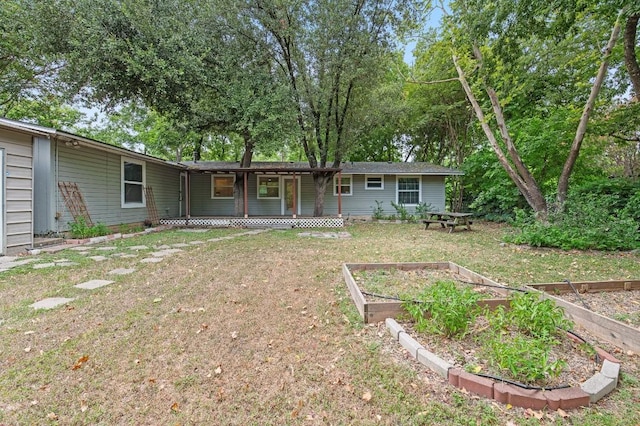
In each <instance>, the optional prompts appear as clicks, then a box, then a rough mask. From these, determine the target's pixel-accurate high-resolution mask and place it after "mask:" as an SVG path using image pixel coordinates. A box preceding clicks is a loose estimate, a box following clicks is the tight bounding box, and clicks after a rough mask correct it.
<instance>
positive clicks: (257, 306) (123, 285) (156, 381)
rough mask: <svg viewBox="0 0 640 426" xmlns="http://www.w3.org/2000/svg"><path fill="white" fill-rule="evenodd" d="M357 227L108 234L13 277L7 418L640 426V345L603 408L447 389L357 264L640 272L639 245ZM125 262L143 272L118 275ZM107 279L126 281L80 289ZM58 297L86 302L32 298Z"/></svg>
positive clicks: (625, 357) (582, 274) (3, 416)
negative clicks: (360, 309) (519, 242)
mask: <svg viewBox="0 0 640 426" xmlns="http://www.w3.org/2000/svg"><path fill="white" fill-rule="evenodd" d="M345 230H346V231H348V232H349V233H350V234H351V237H350V238H341V239H322V238H314V237H309V236H305V237H303V236H299V235H298V234H299V233H300V232H301V231H300V230H272V231H270V232H266V233H262V234H257V235H240V236H238V235H237V234H239V233H242V232H243V231H242V230H210V231H208V232H206V233H188V232H182V231H179V230H172V231H165V232H162V233H157V234H150V235H145V236H141V237H136V238H132V239H127V240H119V241H116V242H111V243H106V244H105V245H109V246H113V247H115V248H114V249H113V250H111V251H99V250H96V249H97V248H98V246H96V247H94V248H92V250H91V253H89V254H80V253H79V252H77V251H73V250H65V251H62V252H58V253H56V254H51V255H40V256H38V262H39V263H42V262H52V261H55V260H59V259H68V260H70V261H72V262H75V263H77V265H75V266H67V267H54V268H45V269H33V267H32V266H31V265H25V266H22V267H20V268H19V269H15V270H12V271H10V272H5V273H2V274H0V339H1V341H2V345H1V346H0V424H2V425H4V424H8V425H9V424H20V425H22V424H64V425H68V424H104V425H112V424H167V425H168V424H173V425H175V424H180V425H187V424H225V425H227V424H229V425H232V424H238V425H251V424H256V425H264V424H336V425H340V424H355V425H358V424H362V425H368V424H382V425H411V424H424V425H431V424H447V425H451V424H465V425H466V424H474V425H475V424H482V425H485V424H486V425H491V424H495V425H505V424H540V420H539V419H538V417H542V421H543V422H545V423H550V424H554V423H557V424H580V425H602V424H605V425H607V424H609V425H637V424H639V423H640V410H638V407H639V406H640V356H639V355H638V354H629V353H615V349H614V348H612V347H611V346H610V345H607V344H604V343H603V344H602V345H603V346H604V347H605V348H607V349H610V350H611V351H612V352H614V354H615V355H616V356H617V357H618V358H619V359H621V360H622V362H623V364H622V376H621V381H620V384H619V386H618V388H617V389H616V390H615V391H614V392H613V393H612V394H610V395H609V396H608V397H606V398H605V399H603V400H601V401H600V402H598V403H597V404H595V405H592V406H591V407H589V408H586V409H581V410H574V411H570V412H568V413H566V416H567V417H564V415H565V414H564V413H556V412H532V411H526V410H523V409H519V408H509V407H507V406H504V405H501V404H498V403H495V402H493V401H488V400H484V399H482V398H478V397H475V396H472V395H468V394H465V393H464V392H462V391H460V390H456V389H454V388H453V387H451V386H449V385H447V384H446V383H444V382H443V380H442V379H441V378H440V377H439V376H437V375H436V374H434V373H432V372H430V371H428V370H426V369H425V368H424V367H422V366H421V365H419V364H417V363H416V362H415V361H414V360H412V359H411V357H410V356H408V355H407V354H406V353H405V352H404V351H403V350H402V349H401V348H399V347H398V345H397V344H396V343H394V342H392V340H391V337H390V336H389V334H388V332H387V331H386V329H385V328H384V326H383V325H381V324H377V325H375V324H374V325H370V326H363V325H362V324H361V322H360V321H359V320H358V319H357V318H358V317H357V312H356V310H355V308H354V306H353V304H352V303H351V300H350V298H349V297H348V294H347V291H346V288H345V284H344V280H343V278H342V273H341V266H342V264H343V263H345V262H348V263H366V262H418V261H419V262H431V261H444V260H449V261H453V262H455V263H457V264H459V265H462V266H465V267H467V268H469V269H471V270H473V271H475V272H478V273H480V274H482V275H484V276H486V277H489V278H492V279H494V280H496V281H498V282H500V283H503V284H508V285H514V286H520V285H524V284H527V283H535V282H549V281H561V280H562V279H564V278H568V279H570V280H572V281H581V280H596V279H624V278H635V279H638V278H639V277H640V255H639V254H637V253H635V254H633V253H600V252H587V253H584V252H573V251H559V250H541V249H529V248H524V247H517V246H513V245H507V244H503V243H502V242H501V235H502V234H503V232H505V228H502V227H500V226H497V225H490V224H477V225H476V224H474V230H473V231H472V232H466V231H461V232H455V233H452V234H449V233H447V232H446V231H444V232H443V231H441V230H439V229H430V230H426V231H425V230H424V229H423V228H422V226H420V225H417V224H358V225H352V226H349V227H347V228H345ZM234 235H235V236H236V237H235V238H229V239H224V237H227V236H229V237H233V236H234ZM209 239H214V240H215V241H208V240H209ZM195 240H197V241H203V242H204V243H203V244H188V243H189V242H192V241H195ZM176 243H187V246H185V247H182V248H181V249H182V251H181V252H178V253H175V254H173V255H171V256H167V257H166V258H165V259H164V260H163V261H162V262H159V263H146V264H145V263H139V260H140V259H142V258H144V257H146V255H147V254H148V253H149V252H151V251H152V250H151V248H150V249H148V250H146V249H139V250H137V251H136V250H131V249H129V247H131V246H135V245H147V246H148V247H151V246H154V245H155V246H159V245H165V244H169V245H170V244H176ZM120 253H124V254H137V257H136V258H123V257H119V256H117V254H120ZM114 254H116V256H114ZM93 255H104V256H105V257H107V260H104V261H94V260H92V259H89V258H88V256H93ZM125 267H135V268H136V271H135V272H134V273H132V274H129V275H123V276H108V275H107V272H108V271H110V270H113V269H115V268H125ZM92 279H110V280H113V281H115V282H114V283H113V284H111V285H108V286H106V287H102V288H100V289H96V290H92V291H87V290H82V289H78V288H75V287H73V286H74V285H75V284H78V283H81V282H84V281H88V280H92ZM44 297H71V298H75V300H74V301H73V302H71V303H69V304H68V305H66V306H63V307H59V308H55V309H53V310H50V311H34V310H33V309H32V308H30V307H29V304H31V303H33V302H35V301H37V300H40V299H42V298H44ZM639 302H640V301H639Z"/></svg>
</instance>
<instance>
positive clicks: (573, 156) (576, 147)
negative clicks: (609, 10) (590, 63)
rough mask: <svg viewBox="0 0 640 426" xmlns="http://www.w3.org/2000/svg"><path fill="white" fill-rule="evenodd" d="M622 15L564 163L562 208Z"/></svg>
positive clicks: (560, 191)
mask: <svg viewBox="0 0 640 426" xmlns="http://www.w3.org/2000/svg"><path fill="white" fill-rule="evenodd" d="M621 15H622V11H621V12H620V14H618V19H616V23H615V25H614V26H613V30H612V31H611V37H609V42H608V43H607V47H606V48H605V50H604V53H603V55H602V63H601V64H600V68H599V69H598V74H597V75H596V79H595V81H594V82H593V86H591V93H590V94H589V99H587V103H586V104H585V106H584V110H583V111H582V116H581V117H580V123H579V124H578V129H577V130H576V135H575V137H574V138H573V143H572V144H571V149H570V151H569V156H568V157H567V161H565V163H564V167H563V168H562V173H561V174H560V179H559V180H558V196H557V202H558V205H560V206H562V205H563V204H564V202H565V201H566V199H567V192H568V190H569V177H571V172H572V171H573V166H574V165H575V164H576V160H577V159H578V154H579V153H580V147H581V146H582V141H583V140H584V135H585V133H586V132H587V124H588V123H589V116H590V115H591V111H592V110H593V106H594V104H595V103H596V98H597V97H598V93H600V88H601V87H602V82H603V81H604V78H605V77H606V75H607V68H608V66H609V57H610V56H611V51H612V50H613V47H614V46H615V44H616V41H617V40H618V35H620V18H621Z"/></svg>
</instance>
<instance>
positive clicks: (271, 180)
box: [258, 176, 280, 198]
mask: <svg viewBox="0 0 640 426" xmlns="http://www.w3.org/2000/svg"><path fill="white" fill-rule="evenodd" d="M258 198H280V177H279V176H258Z"/></svg>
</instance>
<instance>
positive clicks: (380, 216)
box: [371, 200, 435, 223]
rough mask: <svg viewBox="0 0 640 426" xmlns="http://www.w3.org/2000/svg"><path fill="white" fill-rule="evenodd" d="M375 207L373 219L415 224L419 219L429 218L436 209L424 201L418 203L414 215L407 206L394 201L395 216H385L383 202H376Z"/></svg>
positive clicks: (392, 202)
mask: <svg viewBox="0 0 640 426" xmlns="http://www.w3.org/2000/svg"><path fill="white" fill-rule="evenodd" d="M375 203H376V205H375V207H373V211H372V213H371V217H372V218H373V219H376V220H396V219H397V220H401V221H403V222H409V223H415V222H416V221H418V220H419V219H424V218H426V217H427V215H428V213H429V212H430V211H434V210H435V209H434V207H433V206H432V205H431V204H429V203H425V202H424V201H422V202H420V203H418V204H417V205H416V206H415V208H414V209H413V213H411V212H410V211H409V209H408V208H407V206H405V205H404V204H402V203H396V202H394V201H390V203H391V206H392V207H393V208H394V209H395V211H396V213H395V214H390V215H387V214H385V210H384V207H383V204H384V203H383V202H382V201H378V200H375Z"/></svg>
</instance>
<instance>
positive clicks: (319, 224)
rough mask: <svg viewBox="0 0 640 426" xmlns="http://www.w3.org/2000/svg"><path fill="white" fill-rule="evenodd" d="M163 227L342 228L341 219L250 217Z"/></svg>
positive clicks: (175, 221) (173, 220)
mask: <svg viewBox="0 0 640 426" xmlns="http://www.w3.org/2000/svg"><path fill="white" fill-rule="evenodd" d="M160 224H162V225H173V226H211V227H221V228H222V227H265V228H274V227H278V228H280V227H286V228H341V227H343V226H344V219H343V218H341V217H298V218H292V217H288V218H286V217H249V218H235V217H234V218H207V217H194V218H190V219H186V218H169V219H160Z"/></svg>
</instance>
